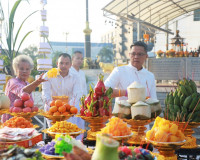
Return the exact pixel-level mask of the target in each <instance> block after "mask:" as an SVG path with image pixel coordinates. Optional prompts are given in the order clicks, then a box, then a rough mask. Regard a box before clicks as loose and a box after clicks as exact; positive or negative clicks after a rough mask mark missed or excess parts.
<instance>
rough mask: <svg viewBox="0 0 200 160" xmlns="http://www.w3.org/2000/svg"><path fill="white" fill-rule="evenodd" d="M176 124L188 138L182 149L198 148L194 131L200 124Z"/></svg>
mask: <svg viewBox="0 0 200 160" xmlns="http://www.w3.org/2000/svg"><path fill="white" fill-rule="evenodd" d="M176 124H177V125H178V128H179V129H180V130H181V131H183V133H184V135H185V137H186V143H185V144H184V145H183V146H181V148H197V147H198V146H197V143H196V138H195V137H193V136H192V134H193V133H194V131H193V130H192V129H193V128H197V127H198V126H200V122H189V123H188V124H187V122H176ZM186 125H187V127H186ZM185 127H186V128H185Z"/></svg>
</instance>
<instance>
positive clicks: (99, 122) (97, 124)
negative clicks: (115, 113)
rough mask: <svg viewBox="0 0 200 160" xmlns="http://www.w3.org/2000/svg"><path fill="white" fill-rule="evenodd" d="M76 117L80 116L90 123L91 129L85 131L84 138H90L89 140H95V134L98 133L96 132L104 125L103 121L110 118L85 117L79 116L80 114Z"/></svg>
mask: <svg viewBox="0 0 200 160" xmlns="http://www.w3.org/2000/svg"><path fill="white" fill-rule="evenodd" d="M77 117H80V118H82V119H83V120H85V121H86V122H89V123H90V125H89V127H90V128H91V129H90V130H88V131H87V138H86V139H87V140H90V141H95V140H96V134H98V132H99V131H101V129H102V128H103V127H105V124H104V123H105V122H106V121H107V120H108V119H109V118H110V117H109V116H103V117H86V116H81V115H77Z"/></svg>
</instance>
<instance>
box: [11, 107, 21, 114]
mask: <svg viewBox="0 0 200 160" xmlns="http://www.w3.org/2000/svg"><path fill="white" fill-rule="evenodd" d="M12 112H15V113H19V112H22V109H21V108H20V107H13V109H12Z"/></svg>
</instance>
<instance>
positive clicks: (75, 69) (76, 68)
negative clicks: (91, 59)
mask: <svg viewBox="0 0 200 160" xmlns="http://www.w3.org/2000/svg"><path fill="white" fill-rule="evenodd" d="M82 64H83V54H82V52H80V51H75V52H74V53H73V54H72V66H71V68H70V70H71V71H72V73H74V74H76V75H77V76H78V77H79V79H80V84H81V92H82V93H81V96H83V95H87V85H86V78H85V73H84V72H83V71H82V70H80V67H81V66H82Z"/></svg>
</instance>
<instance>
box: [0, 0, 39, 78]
mask: <svg viewBox="0 0 200 160" xmlns="http://www.w3.org/2000/svg"><path fill="white" fill-rule="evenodd" d="M21 1H22V0H16V2H15V3H14V5H13V7H12V9H11V11H10V13H9V19H8V20H7V21H5V20H4V21H5V22H4V23H5V31H6V44H4V43H3V41H2V44H3V47H2V48H4V49H2V54H5V55H7V57H8V59H9V65H8V66H7V67H8V69H7V70H8V71H9V73H8V74H10V75H12V76H13V75H14V72H13V68H12V61H13V59H14V57H16V56H17V55H18V54H19V49H20V47H21V45H22V44H23V42H24V40H25V39H26V38H27V36H28V35H29V34H30V33H32V32H33V31H29V32H27V33H26V34H25V35H24V36H23V38H22V39H21V41H20V43H19V45H18V46H16V42H17V40H18V36H19V33H20V31H21V29H22V26H23V24H24V23H25V21H26V20H27V19H28V18H29V17H30V16H31V15H33V14H34V13H36V12H37V11H34V12H33V13H31V14H30V15H28V16H27V17H26V18H25V19H24V20H23V21H22V23H21V25H20V26H19V28H18V30H17V33H16V34H15V35H14V33H13V31H14V17H15V13H16V10H17V8H18V6H19V5H20V3H21ZM27 1H28V0H27ZM0 6H1V1H0ZM1 14H2V16H3V17H4V12H3V10H2V9H1Z"/></svg>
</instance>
